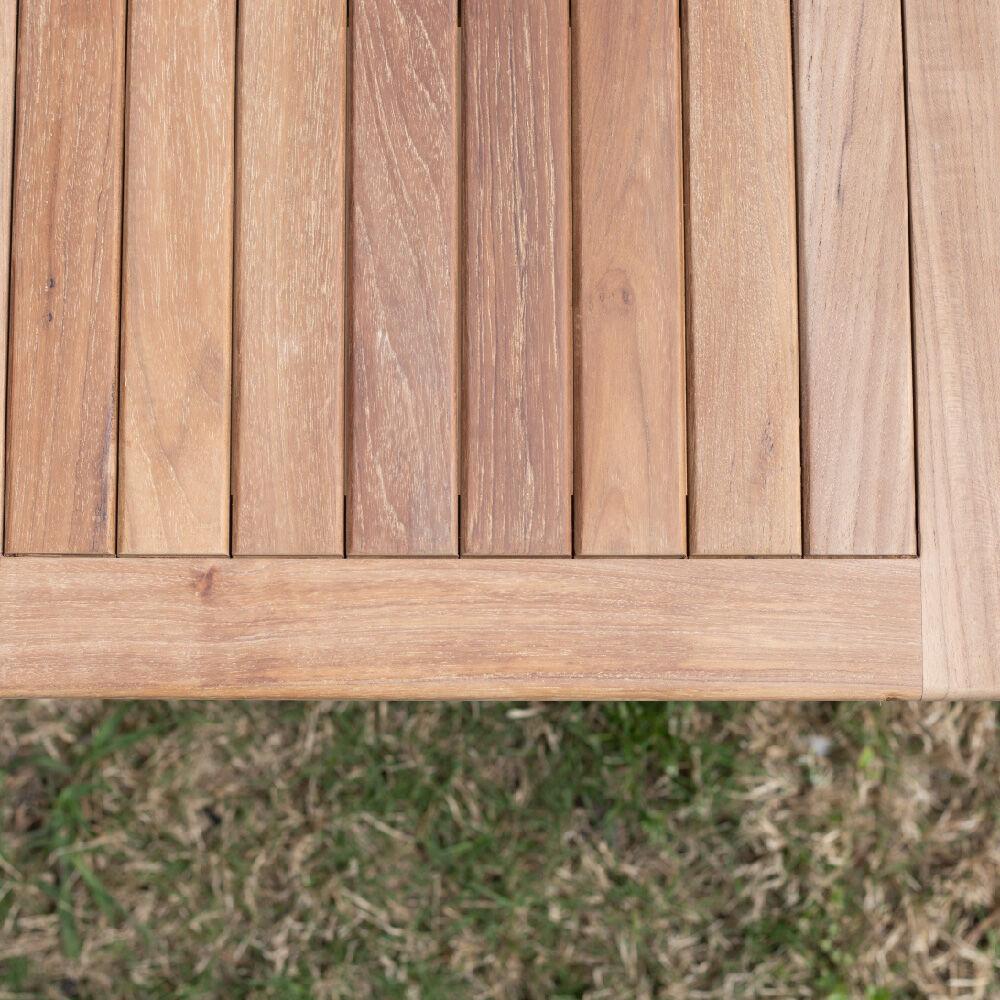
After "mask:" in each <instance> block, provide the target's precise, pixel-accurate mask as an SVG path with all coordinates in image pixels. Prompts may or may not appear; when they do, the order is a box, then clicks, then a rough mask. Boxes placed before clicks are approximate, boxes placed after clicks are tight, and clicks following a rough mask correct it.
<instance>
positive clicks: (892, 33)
mask: <svg viewBox="0 0 1000 1000" xmlns="http://www.w3.org/2000/svg"><path fill="white" fill-rule="evenodd" d="M795 29H796V44H797V50H796V61H795V64H796V67H797V86H796V101H797V109H796V110H797V121H798V167H799V170H798V181H799V188H798V191H799V223H800V246H801V251H802V255H801V262H800V269H799V280H800V282H801V284H800V294H799V303H800V307H801V310H802V316H801V350H802V380H801V384H802V394H803V396H802V414H803V427H802V464H803V470H802V471H803V498H804V510H803V519H804V524H805V545H806V551H807V552H808V553H809V554H811V555H886V556H888V555H914V554H915V553H916V545H917V539H916V521H915V511H916V497H915V490H914V478H915V471H914V461H913V388H912V386H913V364H912V359H911V355H910V333H911V330H910V274H909V250H908V244H907V239H908V230H907V226H908V220H907V200H906V199H907V190H906V131H905V129H906V125H905V114H904V101H903V41H902V28H901V24H900V5H899V4H898V3H877V4H872V3H866V2H865V0H845V2H841V3H835V4H831V3H827V2H825V0H800V2H799V3H797V4H796V5H795Z"/></svg>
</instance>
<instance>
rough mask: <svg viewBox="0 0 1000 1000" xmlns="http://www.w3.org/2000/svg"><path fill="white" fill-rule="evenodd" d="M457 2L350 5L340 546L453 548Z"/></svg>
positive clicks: (374, 550)
mask: <svg viewBox="0 0 1000 1000" xmlns="http://www.w3.org/2000/svg"><path fill="white" fill-rule="evenodd" d="M457 8H458V5H457V2H456V0H354V3H353V6H352V15H351V16H352V29H351V31H352V36H353V44H354V58H353V81H354V85H353V102H354V104H353V108H354V110H353V118H352V120H353V135H352V150H351V165H352V167H351V169H352V181H351V185H352V187H351V190H352V197H351V211H352V221H351V289H352V291H351V303H352V307H351V308H352V322H351V328H352V339H351V356H350V360H351V363H350V380H351V389H350V394H351V395H350V411H349V413H350V419H349V426H348V432H349V435H350V439H349V452H350V474H349V481H348V498H347V504H348V520H347V549H348V554H366V555H455V554H457V552H458V365H459V353H460V352H459V342H458V330H457V321H458V274H459V266H458V121H457V111H458V103H457V101H458V80H457V72H458V49H457V43H458V9H457Z"/></svg>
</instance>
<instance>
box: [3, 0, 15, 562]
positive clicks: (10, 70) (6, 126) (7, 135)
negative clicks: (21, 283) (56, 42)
mask: <svg viewBox="0 0 1000 1000" xmlns="http://www.w3.org/2000/svg"><path fill="white" fill-rule="evenodd" d="M16 63H17V0H0V275H4V274H9V272H10V240H9V239H7V238H5V236H6V234H9V233H10V224H11V171H12V169H13V164H14V76H15V71H16ZM9 287H10V283H9V281H4V280H2V279H0V359H2V360H0V428H4V427H5V425H6V422H7V421H6V414H7V323H8V314H7V298H8V289H9ZM6 456H7V448H6V441H5V440H4V431H3V430H2V429H0V521H2V519H3V518H4V507H5V504H4V498H5V495H6V483H5V466H6V464H7V463H6ZM0 541H2V539H0ZM0 548H2V546H0Z"/></svg>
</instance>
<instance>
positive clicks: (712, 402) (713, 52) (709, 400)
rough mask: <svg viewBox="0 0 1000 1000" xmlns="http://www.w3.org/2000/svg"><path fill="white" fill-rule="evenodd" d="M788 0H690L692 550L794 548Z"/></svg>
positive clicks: (798, 523) (798, 524)
mask: <svg viewBox="0 0 1000 1000" xmlns="http://www.w3.org/2000/svg"><path fill="white" fill-rule="evenodd" d="M791 41H792V39H791V22H790V13H789V4H788V2H787V0H762V2H757V3H745V2H744V0H719V2H715V3H702V2H700V0H687V2H685V5H684V72H685V86H684V93H685V100H686V108H687V122H686V128H687V157H688V160H687V175H688V177H687V191H688V201H687V220H686V227H687V234H688V239H687V243H686V256H687V275H688V286H687V293H688V310H687V311H688V330H687V333H688V402H689V406H690V412H689V416H688V427H689V449H688V462H689V467H688V483H689V492H690V503H689V516H690V524H689V541H690V550H691V554H692V555H736V556H747V555H796V554H798V553H799V552H800V551H801V548H802V519H801V498H800V479H799V368H798V337H799V331H798V306H797V281H796V246H795V244H796V227H795V164H794V140H793V114H792V59H791Z"/></svg>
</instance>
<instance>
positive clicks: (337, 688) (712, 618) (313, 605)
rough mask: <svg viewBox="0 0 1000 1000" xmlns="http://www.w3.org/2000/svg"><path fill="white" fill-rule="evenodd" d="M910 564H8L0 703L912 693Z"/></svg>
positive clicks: (1, 586)
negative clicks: (53, 698) (40, 698)
mask: <svg viewBox="0 0 1000 1000" xmlns="http://www.w3.org/2000/svg"><path fill="white" fill-rule="evenodd" d="M919 573H920V571H919V565H918V563H917V562H916V561H915V560H907V559H890V560H872V559H865V560H849V559H845V560H799V559H795V560H739V559H737V560H734V559H722V560H690V561H688V560H674V559H653V560H637V559H625V560H613V559H608V560H603V559H602V560H583V559H577V560H569V559H520V560H504V559H496V560H478V559H461V560H459V559H428V560H401V559H357V560H354V559H347V560H344V559H336V560H331V559H298V560H273V559H272V560H223V561H216V562H212V561H205V560H198V561H193V560H182V559H149V560H123V559H118V560H101V561H95V560H89V561H83V560H74V559H61V560H53V559H47V560H46V559H41V560H36V559H6V560H4V561H3V563H2V564H0V607H3V609H4V628H3V629H0V695H5V696H10V697H23V696H29V695H30V696H36V695H44V696H50V695H53V694H59V695H63V696H79V695H88V696H95V695H101V696H127V697H166V696H171V697H173V696H197V697H234V696H238V697H267V698H279V697H292V698H302V697H328V698H343V697H353V698H630V699H631V698H796V699H798V698H885V697H909V698H912V697H916V696H919V694H920V583H919Z"/></svg>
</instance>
